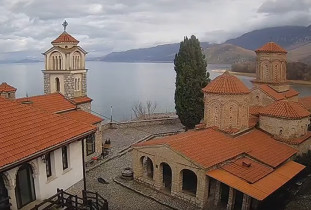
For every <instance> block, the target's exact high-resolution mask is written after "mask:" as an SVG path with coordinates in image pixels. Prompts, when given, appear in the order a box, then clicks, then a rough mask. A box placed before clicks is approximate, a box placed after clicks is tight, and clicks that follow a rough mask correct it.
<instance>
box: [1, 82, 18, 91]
mask: <svg viewBox="0 0 311 210" xmlns="http://www.w3.org/2000/svg"><path fill="white" fill-rule="evenodd" d="M15 91H16V88H15V87H12V86H11V85H8V84H7V83H6V82H3V83H2V84H1V85H0V92H15Z"/></svg>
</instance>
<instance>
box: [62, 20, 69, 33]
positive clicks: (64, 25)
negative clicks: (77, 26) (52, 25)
mask: <svg viewBox="0 0 311 210" xmlns="http://www.w3.org/2000/svg"><path fill="white" fill-rule="evenodd" d="M62 25H63V27H64V32H65V31H66V28H67V26H68V23H67V21H66V20H65V21H64V22H63V24H62Z"/></svg>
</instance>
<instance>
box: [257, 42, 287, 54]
mask: <svg viewBox="0 0 311 210" xmlns="http://www.w3.org/2000/svg"><path fill="white" fill-rule="evenodd" d="M255 52H256V53H258V52H271V53H287V51H286V50H285V49H284V48H282V47H281V46H280V45H278V44H276V43H274V42H268V43H266V44H265V45H264V46H262V47H260V48H258V49H257V50H255Z"/></svg>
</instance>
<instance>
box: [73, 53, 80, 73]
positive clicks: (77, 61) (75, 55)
mask: <svg viewBox="0 0 311 210" xmlns="http://www.w3.org/2000/svg"><path fill="white" fill-rule="evenodd" d="M72 67H73V69H81V67H82V65H81V53H80V52H78V51H76V52H74V53H73V55H72Z"/></svg>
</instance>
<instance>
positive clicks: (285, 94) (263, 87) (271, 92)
mask: <svg viewBox="0 0 311 210" xmlns="http://www.w3.org/2000/svg"><path fill="white" fill-rule="evenodd" d="M259 89H261V90H262V91H263V92H264V93H266V94H267V95H268V96H270V97H271V98H273V99H275V100H277V101H278V100H282V99H286V98H291V97H293V96H297V95H298V94H299V92H297V91H296V90H294V89H293V88H290V89H289V90H288V91H285V92H281V93H279V92H277V91H275V90H274V89H273V88H271V87H270V86H269V85H267V84H262V85H259Z"/></svg>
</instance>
